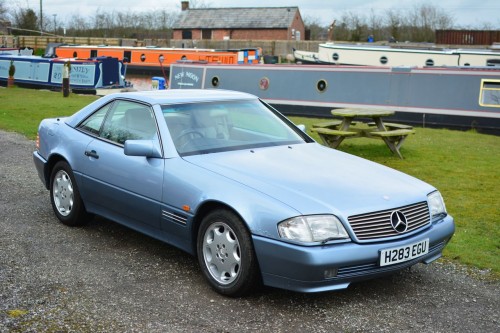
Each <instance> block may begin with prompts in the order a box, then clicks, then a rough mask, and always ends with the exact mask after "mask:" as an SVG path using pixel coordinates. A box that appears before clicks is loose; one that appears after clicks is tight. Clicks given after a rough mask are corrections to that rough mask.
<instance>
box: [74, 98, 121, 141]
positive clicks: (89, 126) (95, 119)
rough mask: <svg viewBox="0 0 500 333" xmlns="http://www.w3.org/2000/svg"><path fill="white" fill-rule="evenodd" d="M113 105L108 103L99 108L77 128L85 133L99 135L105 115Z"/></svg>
mask: <svg viewBox="0 0 500 333" xmlns="http://www.w3.org/2000/svg"><path fill="white" fill-rule="evenodd" d="M112 104H113V103H109V104H107V105H105V106H103V107H102V108H100V109H99V110H98V111H97V112H95V113H94V114H93V115H91V116H90V117H88V118H87V119H86V120H85V121H84V122H83V123H81V124H80V126H79V128H80V129H81V130H84V131H86V132H89V133H92V134H95V135H99V131H100V130H101V126H102V122H103V121H104V117H105V116H106V113H107V112H108V110H109V109H110V108H111V105H112Z"/></svg>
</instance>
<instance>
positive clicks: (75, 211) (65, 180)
mask: <svg viewBox="0 0 500 333" xmlns="http://www.w3.org/2000/svg"><path fill="white" fill-rule="evenodd" d="M50 202H51V204H52V209H53V210H54V213H55V214H56V216H57V218H58V219H59V220H60V221H61V222H62V223H63V224H65V225H67V226H70V227H77V226H82V225H84V224H86V223H87V222H88V220H89V219H90V215H89V214H88V213H87V212H86V210H85V206H84V205H83V202H82V199H81V197H80V192H79V191H78V187H77V185H76V181H75V177H74V176H73V171H72V170H71V167H70V166H69V165H68V163H66V162H65V161H60V162H57V163H56V165H55V166H54V168H53V169H52V173H51V175H50Z"/></svg>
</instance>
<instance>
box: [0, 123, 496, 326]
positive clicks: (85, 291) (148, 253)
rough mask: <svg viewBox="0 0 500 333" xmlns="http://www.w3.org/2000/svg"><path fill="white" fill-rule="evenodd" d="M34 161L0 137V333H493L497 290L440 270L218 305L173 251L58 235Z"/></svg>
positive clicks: (61, 230)
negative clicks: (340, 288)
mask: <svg viewBox="0 0 500 333" xmlns="http://www.w3.org/2000/svg"><path fill="white" fill-rule="evenodd" d="M33 149H34V142H32V141H28V140H26V139H25V138H24V137H22V136H20V135H17V134H13V133H6V132H2V131H0V332H467V333H470V332H500V310H499V309H500V284H499V281H491V280H488V279H486V278H484V277H481V274H482V273H481V272H476V273H475V274H470V273H469V272H468V271H467V270H466V269H464V268H463V267H458V266H455V265H453V264H450V263H445V262H443V261H439V262H437V263H434V264H432V265H429V266H425V265H417V266H416V267H413V268H412V269H411V270H405V271H404V272H401V273H398V274H395V275H393V276H390V277H387V278H383V279H378V280H372V281H368V282H363V283H358V284H354V285H352V286H350V287H349V288H348V289H347V290H345V291H340V292H329V293H321V294H299V293H292V292H288V291H283V290H278V289H272V288H261V289H260V290H256V291H255V293H254V294H252V295H251V296H248V297H246V298H241V299H231V298H226V297H223V296H220V295H218V294H216V293H215V292H213V291H212V290H211V289H210V288H209V287H208V285H207V284H206V283H205V282H204V280H203V278H202V276H201V273H200V271H199V269H198V266H197V261H196V259H195V258H193V257H191V256H189V255H187V254H185V253H183V252H181V251H179V250H177V249H175V248H172V247H170V246H168V245H165V244H162V243H160V242H158V241H156V240H153V239H151V238H148V237H145V236H143V235H141V234H138V233H136V232H134V231H131V230H129V229H127V228H124V227H121V226H120V225H117V224H115V223H112V222H110V221H107V220H104V219H99V218H96V219H94V220H93V221H91V222H90V223H89V225H87V226H85V227H83V228H69V227H65V226H63V225H62V224H60V223H59V222H58V221H57V219H56V217H55V216H54V214H53V213H52V210H51V207H50V199H49V193H48V191H46V190H45V189H44V188H43V186H42V185H41V182H40V180H39V179H38V176H37V174H36V171H35V168H34V166H33V161H32V156H31V154H32V151H33Z"/></svg>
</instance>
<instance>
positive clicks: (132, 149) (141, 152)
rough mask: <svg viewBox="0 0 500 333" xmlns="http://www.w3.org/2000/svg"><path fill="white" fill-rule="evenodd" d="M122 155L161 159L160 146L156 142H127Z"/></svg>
mask: <svg viewBox="0 0 500 333" xmlns="http://www.w3.org/2000/svg"><path fill="white" fill-rule="evenodd" d="M124 153H125V155H127V156H144V157H156V158H161V150H160V146H159V144H158V143H157V141H156V140H127V141H125V147H124Z"/></svg>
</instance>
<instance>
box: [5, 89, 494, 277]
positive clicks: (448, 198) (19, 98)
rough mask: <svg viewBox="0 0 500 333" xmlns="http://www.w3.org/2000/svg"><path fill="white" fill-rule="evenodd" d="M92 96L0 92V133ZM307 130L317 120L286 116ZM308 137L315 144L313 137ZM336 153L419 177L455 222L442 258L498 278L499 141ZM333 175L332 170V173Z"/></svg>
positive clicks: (419, 136) (473, 139) (469, 137)
mask: <svg viewBox="0 0 500 333" xmlns="http://www.w3.org/2000/svg"><path fill="white" fill-rule="evenodd" d="M95 99H96V97H95V96H78V95H71V96H70V97H68V98H63V96H62V93H55V92H48V91H38V90H28V89H20V88H14V89H1V88H0V129H3V130H7V131H15V132H19V133H21V134H24V135H25V136H26V137H28V138H29V139H34V138H35V137H36V131H37V127H38V124H39V122H40V120H42V119H43V118H48V117H57V116H65V115H71V114H73V113H74V112H75V111H77V110H79V109H80V108H82V107H83V106H85V105H87V104H88V103H90V102H91V101H93V100H95ZM291 119H292V120H293V121H294V122H295V123H300V124H305V125H306V126H307V128H311V125H312V124H313V123H315V122H319V121H321V120H320V119H311V118H300V117H291ZM308 133H309V134H310V135H311V136H312V137H314V138H315V139H316V140H319V138H318V137H317V136H316V134H314V133H311V132H310V131H308ZM340 150H343V151H345V152H348V153H350V154H354V155H357V156H361V157H364V158H366V159H369V160H372V161H375V162H378V163H380V164H384V165H387V166H389V167H392V168H394V169H397V170H400V171H402V172H405V173H408V174H410V175H412V176H415V177H417V178H420V179H422V180H424V181H426V182H429V183H430V184H432V185H434V186H435V187H437V188H438V189H439V190H440V191H441V193H442V194H443V196H444V198H445V202H446V206H447V208H448V212H449V213H450V214H451V215H453V217H454V218H455V222H456V227H457V230H456V234H455V236H454V238H453V239H452V241H451V243H450V244H449V246H448V247H447V248H446V249H445V257H446V258H448V259H450V260H454V261H458V262H460V263H463V264H466V265H470V266H474V267H478V268H480V269H486V270H491V272H492V275H493V276H495V277H497V278H498V277H500V260H499V259H498V258H500V222H499V215H500V201H499V199H498V198H500V172H499V171H498V169H497V167H498V166H499V165H500V137H498V136H492V135H483V134H478V133H474V132H460V131H450V130H445V129H427V128H417V129H416V134H415V135H412V136H410V137H409V138H408V139H407V140H406V142H405V144H404V145H403V147H402V149H401V152H402V154H403V156H404V157H405V159H404V160H400V159H399V158H397V157H396V156H394V155H393V154H392V153H391V152H390V151H389V149H388V148H387V147H386V146H385V144H384V143H383V142H382V141H381V140H380V141H379V140H370V139H356V140H346V141H344V142H343V143H342V145H341V146H340ZM332 172H335V170H332Z"/></svg>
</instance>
